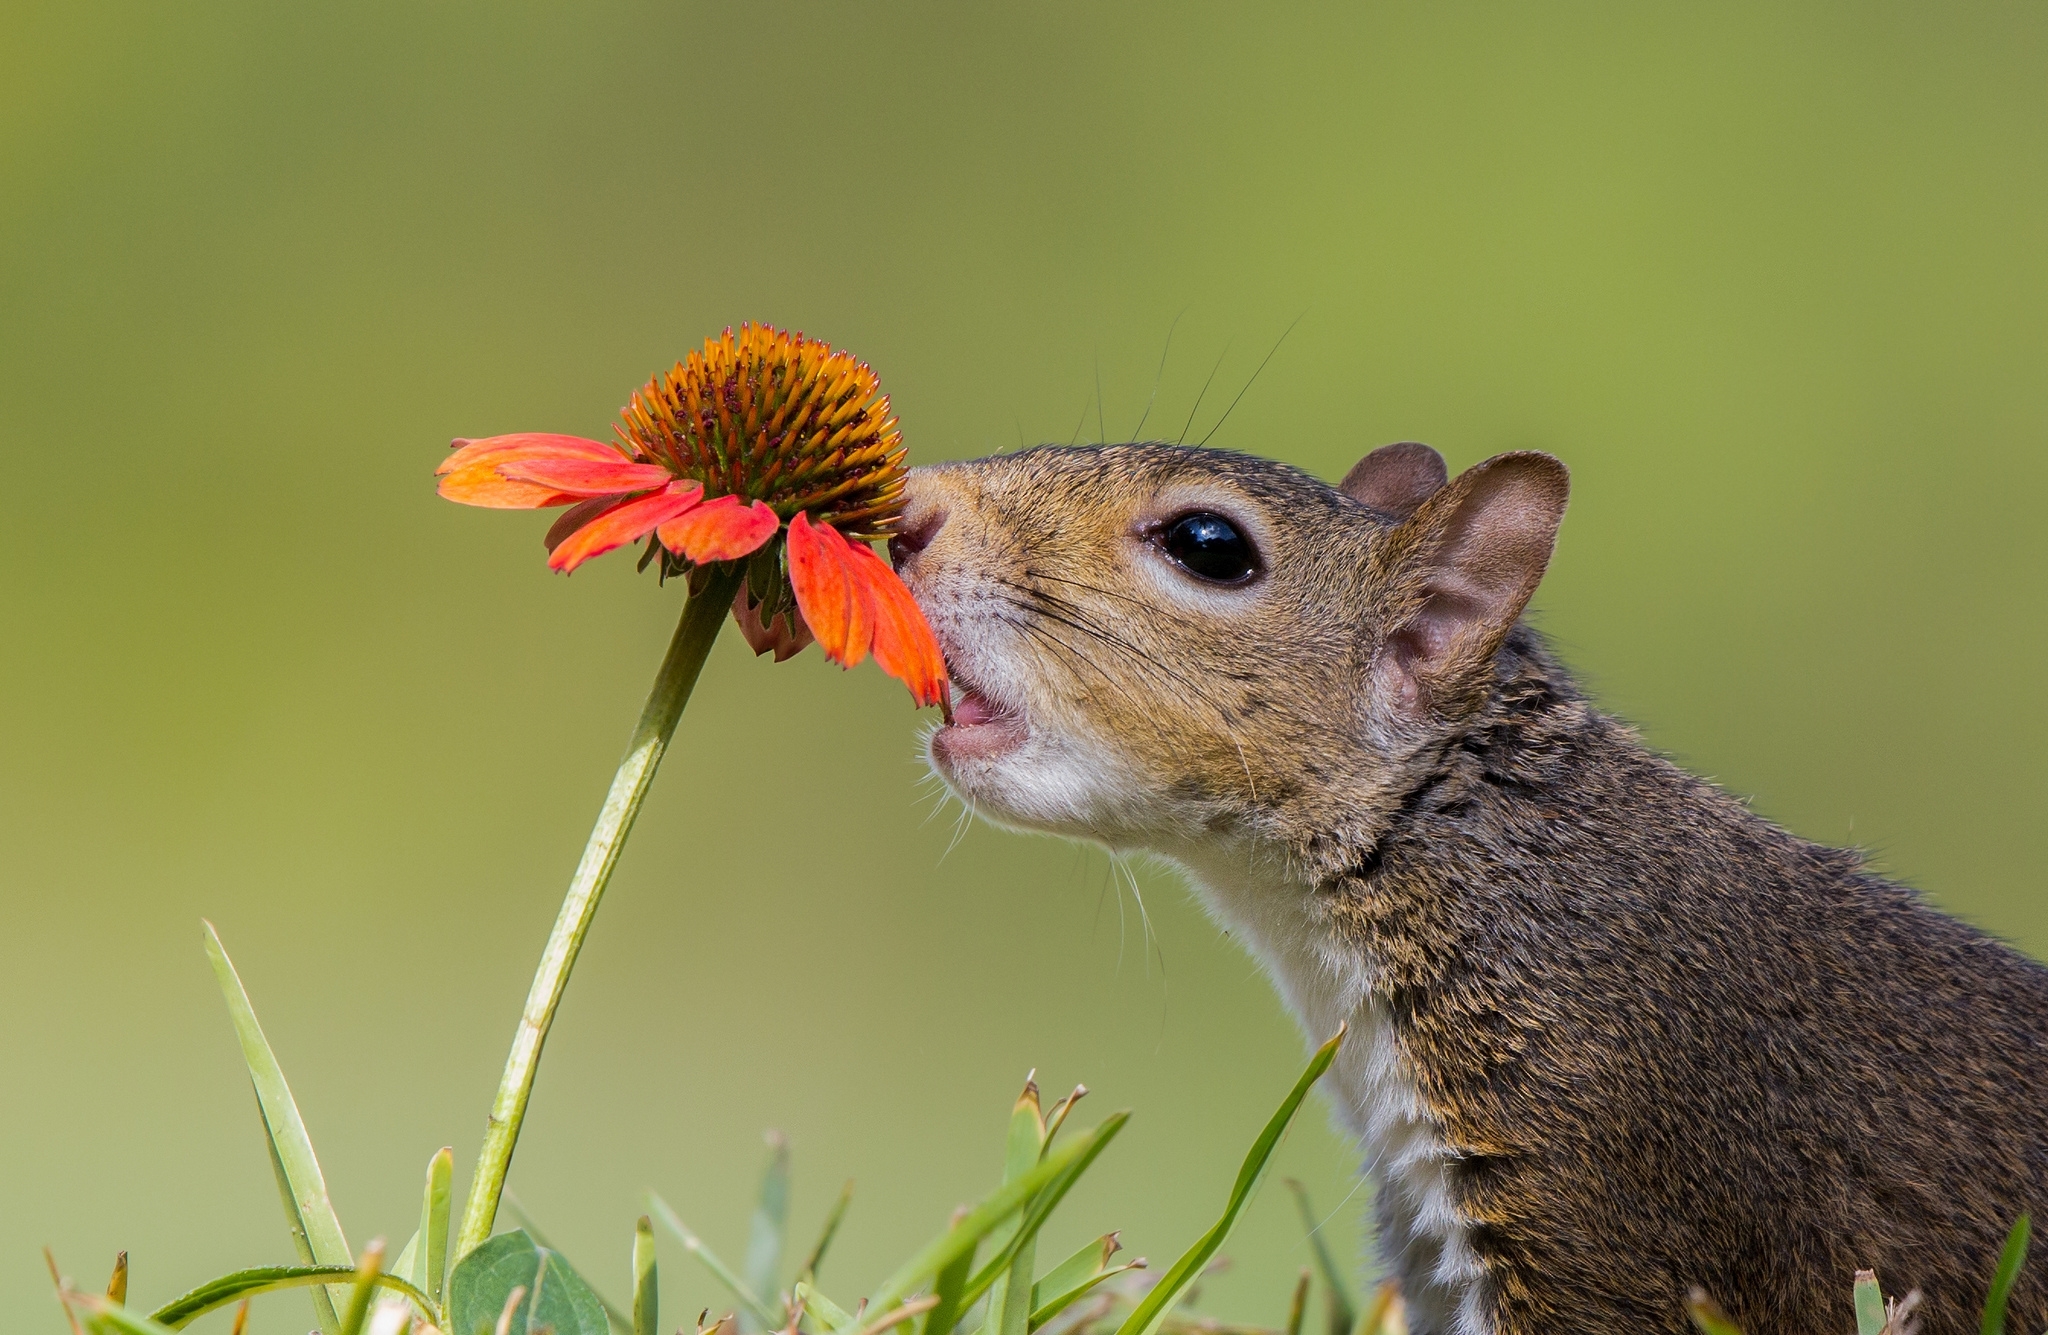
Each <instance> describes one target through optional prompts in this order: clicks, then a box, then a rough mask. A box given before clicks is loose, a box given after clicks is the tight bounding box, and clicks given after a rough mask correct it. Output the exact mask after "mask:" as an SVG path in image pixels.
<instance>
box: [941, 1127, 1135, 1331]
mask: <svg viewBox="0 0 2048 1335" xmlns="http://www.w3.org/2000/svg"><path fill="white" fill-rule="evenodd" d="M1119 1119H1122V1120H1119ZM1127 1120H1129V1119H1128V1117H1127V1116H1126V1115H1125V1114H1123V1113H1118V1114H1116V1115H1115V1116H1114V1117H1109V1118H1106V1119H1104V1121H1103V1123H1102V1125H1103V1127H1106V1128H1108V1129H1109V1135H1106V1136H1103V1137H1101V1138H1100V1139H1098V1140H1096V1141H1095V1142H1094V1143H1093V1144H1091V1145H1090V1146H1089V1147H1088V1148H1087V1150H1086V1151H1085V1152H1084V1153H1082V1154H1081V1155H1079V1156H1078V1157H1076V1158H1075V1159H1074V1160H1073V1161H1072V1162H1071V1163H1070V1164H1069V1165H1068V1166H1067V1169H1066V1171H1065V1172H1063V1173H1061V1174H1060V1175H1059V1176H1058V1177H1055V1178H1054V1179H1053V1180H1052V1182H1051V1184H1050V1185H1049V1186H1047V1187H1046V1188H1045V1190H1043V1191H1041V1192H1039V1193H1038V1194H1037V1195H1036V1196H1034V1197H1032V1199H1031V1203H1030V1204H1029V1205H1027V1206H1026V1207H1025V1209H1024V1219H1023V1222H1022V1224H1021V1225H1020V1226H1019V1227H1018V1229H1017V1230H1016V1232H1015V1234H1014V1236H1012V1237H1011V1239H1010V1241H1009V1243H1008V1244H1006V1245H1005V1246H1004V1247H1002V1248H1001V1249H1000V1250H998V1251H997V1252H996V1254H995V1255H994V1256H993V1257H991V1258H990V1259H989V1261H988V1262H987V1264H985V1265H983V1266H982V1268H981V1269H980V1270H978V1271H976V1272H975V1274H974V1277H973V1278H971V1279H969V1280H968V1281H967V1288H966V1290H965V1291H964V1292H963V1293H962V1294H961V1295H960V1296H961V1301H962V1303H963V1305H966V1306H971V1305H972V1304H973V1303H974V1301H975V1300H976V1299H978V1298H980V1297H981V1295H982V1294H983V1293H984V1292H986V1291H987V1290H988V1288H989V1287H990V1286H991V1285H992V1284H994V1283H995V1281H996V1278H997V1277H998V1276H999V1275H1001V1274H1002V1273H1003V1271H1004V1269H1005V1267H1007V1266H1008V1265H1009V1264H1010V1261H1011V1259H1012V1257H1014V1256H1015V1254H1016V1251H1017V1249H1018V1248H1019V1247H1020V1246H1022V1245H1023V1244H1024V1243H1025V1242H1027V1241H1029V1240H1030V1239H1033V1238H1035V1237H1037V1236H1038V1230H1039V1229H1040V1228H1041V1227H1043V1226H1044V1224H1045V1221H1046V1220H1047V1219H1049V1218H1051V1217H1052V1212H1053V1211H1054V1210H1056V1209H1058V1208H1059V1204H1060V1201H1061V1200H1063V1199H1064V1198H1065V1197H1066V1194H1067V1192H1068V1191H1069V1190H1071V1189H1072V1188H1073V1185H1074V1184H1075V1183H1076V1182H1078V1181H1080V1180H1081V1175H1082V1174H1083V1173H1085V1172H1087V1171H1088V1168H1089V1165H1091V1164H1093V1163H1094V1162H1095V1159H1096V1156H1097V1155H1099V1154H1101V1153H1102V1151H1103V1150H1104V1149H1106V1148H1107V1147H1108V1145H1109V1142H1110V1140H1111V1139H1112V1138H1113V1137H1114V1136H1115V1134H1116V1132H1117V1131H1120V1130H1122V1129H1123V1123H1124V1121H1127ZM1112 1124H1113V1125H1112ZM1077 1143H1078V1142H1077ZM1070 1148H1071V1147H1070Z"/></svg>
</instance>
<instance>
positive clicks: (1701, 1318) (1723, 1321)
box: [1374, 1288, 1742, 1335]
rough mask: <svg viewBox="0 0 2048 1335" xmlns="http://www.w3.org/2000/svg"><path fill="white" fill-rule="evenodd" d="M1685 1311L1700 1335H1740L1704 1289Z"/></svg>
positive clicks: (1696, 1290) (1697, 1293)
mask: <svg viewBox="0 0 2048 1335" xmlns="http://www.w3.org/2000/svg"><path fill="white" fill-rule="evenodd" d="M1382 1305H1383V1304H1382ZM1685 1310H1686V1312H1687V1313H1688V1314H1689V1315H1690V1316H1691V1317H1692V1324H1693V1325H1694V1326H1695V1327H1696V1328H1697V1329H1698V1330H1699V1332H1700V1335H1742V1327H1740V1326H1738V1325H1736V1324H1735V1323H1734V1322H1733V1321H1732V1320H1730V1319H1729V1317H1728V1314H1727V1313H1726V1312H1724V1311H1722V1310H1721V1305H1720V1304H1719V1303H1717V1302H1715V1301H1714V1300H1713V1299H1712V1298H1709V1297H1708V1296H1707V1291H1706V1290H1705V1289H1701V1288H1695V1289H1694V1290H1693V1291H1692V1296H1691V1297H1690V1298H1688V1299H1687V1300H1686V1303H1685ZM1374 1335H1377V1332H1374Z"/></svg>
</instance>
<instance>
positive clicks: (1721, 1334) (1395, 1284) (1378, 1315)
mask: <svg viewBox="0 0 2048 1335" xmlns="http://www.w3.org/2000/svg"><path fill="white" fill-rule="evenodd" d="M1692 1292H1694V1296H1696V1298H1700V1300H1706V1294H1702V1292H1700V1290H1692ZM1399 1300H1401V1282H1399V1280H1380V1286H1378V1290H1374V1294H1372V1302H1368V1304H1366V1315H1364V1317H1360V1319H1358V1335H1386V1317H1389V1315H1391V1312H1393V1310H1395V1302H1399ZM1698 1321H1700V1319H1698V1317H1694V1323H1698ZM1710 1335H1743V1333H1741V1331H1735V1329H1729V1331H1712V1333H1710Z"/></svg>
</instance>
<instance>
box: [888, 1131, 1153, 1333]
mask: <svg viewBox="0 0 2048 1335" xmlns="http://www.w3.org/2000/svg"><path fill="white" fill-rule="evenodd" d="M1130 1116H1131V1115H1130V1114H1129V1113H1123V1112H1120V1113H1114V1114H1112V1115H1111V1116H1109V1117H1106V1118H1104V1119H1103V1120H1102V1122H1101V1124H1100V1125H1098V1126H1097V1127H1095V1128H1094V1129H1093V1130H1092V1131H1089V1132H1087V1133H1086V1134H1085V1135H1081V1136H1077V1137H1076V1138H1075V1139H1073V1140H1070V1141H1068V1142H1067V1143H1066V1144H1065V1145H1063V1146H1061V1147H1060V1148H1059V1149H1057V1150H1055V1151H1053V1152H1052V1153H1051V1154H1048V1155H1046V1156H1045V1158H1044V1159H1042V1160H1040V1161H1039V1163H1038V1164H1037V1166H1036V1167H1034V1168H1033V1169H1032V1170H1031V1171H1030V1172H1028V1173H1026V1174H1025V1175H1024V1176H1022V1177H1020V1178H1018V1179H1017V1180H1016V1181H1014V1182H1006V1183H1004V1184H1003V1185H1002V1186H1001V1187H998V1188H997V1189H996V1190H995V1191H993V1192H991V1193H989V1195H988V1196H987V1197H985V1198H984V1199H983V1200H982V1202H981V1203H980V1204H979V1205H977V1206H975V1207H974V1208H973V1209H972V1210H969V1211H968V1212H967V1214H966V1216H965V1217H963V1218H962V1219H961V1220H960V1221H959V1222H958V1223H956V1224H955V1225H954V1226H953V1227H951V1228H949V1229H947V1230H946V1231H945V1232H944V1233H941V1234H940V1235H939V1236H938V1237H936V1238H933V1239H932V1240H931V1241H930V1242H928V1243H926V1244H925V1245H924V1247H923V1248H922V1249H921V1250H920V1251H919V1252H918V1253H917V1255H915V1256H913V1257H911V1258H910V1260H908V1261H906V1262H905V1263H904V1264H903V1266H902V1268H901V1269H899V1270H898V1271H897V1272H896V1273H895V1274H893V1275H891V1276H890V1277H889V1278H888V1280H887V1281H886V1282H884V1283H883V1285H882V1287H881V1288H880V1289H879V1290H877V1291H876V1293H875V1295H874V1298H873V1301H872V1302H871V1304H870V1309H871V1310H873V1311H877V1312H883V1311H887V1310H888V1309H890V1308H892V1307H894V1306H896V1305H897V1304H898V1303H900V1302H902V1301H903V1299H904V1298H905V1297H907V1296H909V1294H910V1291H911V1290H912V1289H914V1288H916V1287H917V1286H918V1285H919V1284H921V1283H923V1282H924V1281H925V1280H926V1279H928V1278H930V1277H931V1276H933V1275H936V1274H937V1273H938V1272H939V1271H941V1270H943V1269H945V1268H946V1266H948V1265H950V1264H952V1263H953V1262H954V1261H955V1260H957V1259H959V1257H960V1255H961V1254H962V1253H963V1252H966V1253H971V1252H972V1251H973V1250H974V1248H975V1246H976V1245H977V1244H979V1243H980V1242H981V1240H982V1239H983V1238H984V1237H986V1236H987V1235H988V1233H989V1230H990V1229H993V1228H994V1227H995V1226H996V1225H998V1224H1000V1223H1002V1222H1003V1221H1004V1220H1006V1219H1008V1218H1009V1217H1010V1216H1011V1215H1012V1214H1015V1213H1016V1212H1017V1211H1019V1210H1021V1209H1024V1208H1025V1207H1026V1206H1027V1205H1028V1204H1029V1203H1030V1202H1031V1200H1032V1198H1033V1197H1035V1196H1037V1195H1038V1193H1039V1190H1040V1189H1041V1188H1043V1187H1045V1186H1047V1185H1048V1184H1050V1183H1052V1182H1053V1181H1054V1180H1055V1179H1057V1178H1059V1177H1060V1176H1061V1175H1062V1174H1064V1173H1065V1172H1066V1171H1067V1170H1068V1169H1069V1168H1072V1167H1073V1166H1075V1165H1076V1164H1077V1163H1080V1162H1081V1161H1082V1160H1083V1159H1084V1158H1085V1159H1087V1160H1089V1161H1092V1160H1093V1158H1094V1156H1095V1155H1096V1154H1099V1153H1100V1152H1101V1151H1102V1149H1103V1148H1104V1147H1105V1146H1107V1145H1108V1144H1109V1142H1110V1141H1111V1140H1112V1139H1114V1138H1115V1136H1116V1133H1117V1132H1119V1131H1121V1130H1123V1127H1124V1123H1126V1122H1128V1121H1129V1120H1130Z"/></svg>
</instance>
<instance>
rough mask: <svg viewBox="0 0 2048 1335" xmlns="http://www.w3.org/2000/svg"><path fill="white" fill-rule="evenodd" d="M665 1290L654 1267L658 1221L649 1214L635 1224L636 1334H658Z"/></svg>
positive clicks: (634, 1305)
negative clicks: (661, 1287) (653, 1220)
mask: <svg viewBox="0 0 2048 1335" xmlns="http://www.w3.org/2000/svg"><path fill="white" fill-rule="evenodd" d="M660 1326H661V1293H660V1290H659V1287H658V1285H657V1283H656V1275H655V1269H654V1225H653V1223H652V1222H650V1221H649V1220H648V1218H647V1216H646V1215H644V1214H643V1215H641V1216H640V1221H639V1222H638V1223H636V1224H635V1225H633V1335H658V1332H659V1327H660Z"/></svg>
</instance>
